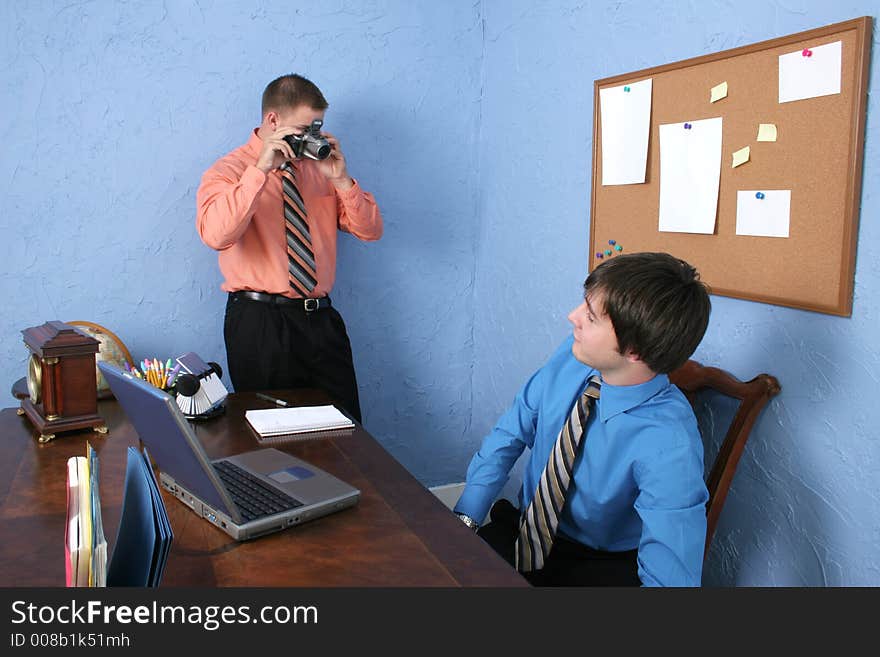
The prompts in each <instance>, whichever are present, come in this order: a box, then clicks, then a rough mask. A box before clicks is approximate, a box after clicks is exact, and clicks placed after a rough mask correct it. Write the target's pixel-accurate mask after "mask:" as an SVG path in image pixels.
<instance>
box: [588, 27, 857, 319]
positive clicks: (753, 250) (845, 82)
mask: <svg viewBox="0 0 880 657" xmlns="http://www.w3.org/2000/svg"><path fill="white" fill-rule="evenodd" d="M837 41H840V42H841V53H842V54H841V67H842V70H841V79H840V93H837V94H832V95H826V96H819V97H814V98H807V99H804V100H796V101H792V102H785V103H780V102H779V95H778V91H779V89H778V86H779V56H780V55H785V54H788V53H792V52H797V51H803V50H804V49H810V48H815V47H818V46H821V45H823V44H829V43H834V42H837ZM870 46H871V17H870V16H864V17H862V18H857V19H854V20H850V21H847V22H844V23H837V24H834V25H829V26H826V27H822V28H818V29H815V30H810V31H807V32H801V33H799V34H792V35H789V36H786V37H781V38H778V39H773V40H771V41H764V42H761V43H756V44H752V45H748V46H743V47H741V48H735V49H733V50H726V51H724V52H718V53H714V54H710V55H705V56H702V57H697V58H694V59H689V60H685V61H681V62H677V63H673V64H667V65H664V66H658V67H656V68H651V69H646V70H642V71H637V72H634V73H628V74H625V75H618V76H615V77H611V78H605V79H603V80H597V81H596V82H595V84H594V97H593V115H594V121H593V177H592V180H593V183H592V185H593V189H592V201H591V221H590V251H591V254H590V269H591V270H592V269H593V268H595V267H596V266H597V265H598V264H600V263H601V262H602V261H603V260H605V259H608V258H609V257H614V256H615V255H617V254H619V253H627V252H637V251H666V252H669V253H672V254H673V255H675V256H677V257H679V258H682V259H684V260H687V261H688V262H690V263H691V264H692V265H694V266H695V267H696V268H697V269H698V270H699V271H700V274H701V278H702V280H704V281H705V282H706V283H708V284H709V286H710V287H711V290H712V293H713V294H719V295H723V296H728V297H737V298H740V299H748V300H752V301H759V302H763V303H771V304H776V305H781V306H789V307H792V308H802V309H805V310H811V311H816V312H823V313H829V314H832V315H841V316H850V315H851V314H852V294H853V278H854V274H855V257H856V241H857V234H858V222H859V203H860V197H861V180H862V158H863V152H864V138H865V115H866V108H867V86H868V64H869V61H870ZM647 79H651V80H652V82H651V86H652V98H651V112H650V128H649V133H648V151H647V163H646V176H645V182H644V183H641V184H621V185H604V186H603V184H602V131H601V125H600V121H601V111H600V93H599V92H600V90H601V89H604V88H609V87H618V86H620V85H628V84H633V83H636V82H638V81H640V80H647ZM721 82H727V83H728V95H727V96H726V97H725V98H723V99H721V100H719V101H716V102H714V103H713V102H710V89H712V88H713V87H715V86H716V85H718V84H719V83H721ZM714 117H722V131H721V133H722V146H721V175H720V184H719V188H718V206H717V210H716V220H715V229H714V232H713V233H711V234H697V233H679V232H661V231H660V230H659V220H658V217H659V203H660V176H661V171H660V152H659V151H660V139H659V127H660V126H661V125H664V124H673V123H681V122H685V121H696V120H700V119H708V118H714ZM760 123H772V124H775V125H776V128H777V131H778V138H777V141H775V142H757V141H756V137H757V130H758V124H760ZM745 146H749V147H750V151H751V155H750V160H749V161H748V162H746V163H745V164H742V165H740V166H738V167H736V168H733V167H732V159H731V155H732V153H733V152H734V151H737V150H739V149H741V148H743V147H745ZM760 189H767V190H791V205H790V214H789V233H788V234H789V236H788V237H787V238H786V237H758V236H754V235H737V234H736V219H737V191H738V190H760ZM612 240H613V242H614V245H609V242H610V241H612ZM615 246H620V247H621V250H615ZM606 250H610V251H611V255H610V256H609V255H605V252H606ZM599 253H601V254H602V255H603V258H601V259H600V258H599V257H598V254H599Z"/></svg>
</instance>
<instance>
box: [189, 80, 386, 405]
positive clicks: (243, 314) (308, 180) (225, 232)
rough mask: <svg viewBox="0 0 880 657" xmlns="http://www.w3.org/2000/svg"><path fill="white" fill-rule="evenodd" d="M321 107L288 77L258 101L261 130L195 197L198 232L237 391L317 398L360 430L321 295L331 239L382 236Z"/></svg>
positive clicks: (333, 319) (341, 340) (343, 359)
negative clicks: (212, 256)
mask: <svg viewBox="0 0 880 657" xmlns="http://www.w3.org/2000/svg"><path fill="white" fill-rule="evenodd" d="M326 109H327V101H326V100H325V99H324V96H323V94H322V93H321V91H320V90H319V89H318V87H317V86H315V85H314V84H313V83H312V82H311V81H309V80H307V79H306V78H304V77H302V76H300V75H296V74H291V75H284V76H281V77H279V78H278V79H276V80H274V81H272V82H270V83H269V85H268V86H267V87H266V89H265V91H264V92H263V102H262V116H263V119H262V123H261V124H260V126H259V127H258V128H256V129H255V130H254V131H253V133H252V134H251V136H250V139H248V141H247V143H246V144H244V145H243V146H240V147H239V148H237V149H235V150H234V151H232V152H231V153H229V154H228V155H225V156H223V157H221V158H220V159H219V160H217V161H216V162H215V163H214V164H213V165H212V166H211V168H210V169H208V170H207V171H206V172H205V173H204V175H203V176H202V181H201V184H200V186H199V190H198V192H197V195H196V202H197V210H198V214H197V218H196V227H197V229H198V232H199V236H200V237H201V239H202V241H203V242H204V243H205V244H207V245H208V246H209V247H211V248H212V249H215V250H217V251H218V252H219V253H218V261H219V265H220V272H221V273H222V274H223V278H224V281H223V283H222V285H221V288H222V289H223V290H224V291H226V292H228V293H229V295H228V299H227V302H226V316H225V319H224V324H223V334H224V339H225V341H226V357H227V363H228V366H229V377H230V379H231V380H232V385H233V387H234V388H235V390H236V391H245V390H261V389H272V388H298V387H309V388H321V389H323V390H325V391H326V392H328V393H329V394H330V396H331V397H332V398H333V399H334V400H335V401H336V402H338V403H339V404H340V405H341V406H342V407H343V409H344V410H346V411H348V413H349V414H350V415H352V416H353V417H354V418H355V419H357V420H358V421H360V420H361V411H360V402H359V400H358V390H357V381H356V378H355V373H354V364H353V362H352V355H351V345H350V343H349V339H348V334H347V333H346V330H345V323H344V322H343V320H342V317H341V316H340V314H339V313H338V312H337V311H336V309H335V308H333V306H332V305H331V302H330V297H329V293H330V290H331V289H332V288H333V282H334V279H335V277H336V238H337V230H344V231H346V232H349V233H351V234H352V235H354V236H355V237H357V238H358V239H361V240H364V241H372V240H378V239H379V238H380V237H381V236H382V215H381V214H380V212H379V208H378V206H377V205H376V201H375V199H374V198H373V195H372V194H370V193H369V192H366V191H364V190H363V189H361V187H360V185H358V183H357V181H356V180H354V179H353V178H352V177H351V176H350V175H349V173H348V168H347V166H346V161H345V157H344V156H343V154H342V150H341V149H340V147H339V141H338V140H337V139H336V138H335V137H334V136H333V135H331V134H329V133H327V132H322V131H321V125H322V124H323V120H324V112H325V110H326Z"/></svg>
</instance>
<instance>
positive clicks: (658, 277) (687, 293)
mask: <svg viewBox="0 0 880 657" xmlns="http://www.w3.org/2000/svg"><path fill="white" fill-rule="evenodd" d="M594 292H600V293H602V294H603V295H604V297H605V308H604V310H605V313H606V314H607V315H608V317H609V318H610V319H611V323H612V325H613V326H614V332H615V333H616V334H617V348H618V350H619V351H620V353H622V354H625V353H627V352H630V351H631V352H633V353H635V354H638V356H639V358H641V359H642V361H643V362H644V363H645V364H646V365H647V366H648V367H650V368H651V370H653V371H654V372H657V373H669V372H671V371H672V370H674V369H676V368H678V367H680V366H681V365H683V364H684V363H685V361H687V359H688V358H690V357H691V354H693V353H694V350H695V349H696V348H697V346H698V345H699V344H700V341H701V340H702V339H703V334H704V333H705V332H706V326H707V325H708V324H709V313H710V312H711V310H712V304H711V302H710V300H709V292H710V291H709V287H708V286H707V285H706V284H705V283H703V282H702V281H701V280H700V274H699V273H698V272H697V270H696V269H695V268H694V267H693V266H691V265H690V264H688V263H687V262H685V261H684V260H680V259H678V258H676V257H674V256H672V255H670V254H668V253H628V254H623V255H618V256H614V257H613V258H610V259H609V260H605V261H604V262H603V263H602V264H600V265H599V266H598V267H596V268H595V269H594V270H593V271H592V272H591V273H590V275H589V276H588V277H587V280H586V281H585V282H584V298H587V297H588V296H590V295H591V294H592V293H594ZM597 310H598V309H597Z"/></svg>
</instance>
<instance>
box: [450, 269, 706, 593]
mask: <svg viewBox="0 0 880 657" xmlns="http://www.w3.org/2000/svg"><path fill="white" fill-rule="evenodd" d="M710 309H711V304H710V301H709V294H708V291H707V288H706V286H705V284H704V283H702V282H701V281H700V280H699V274H698V273H697V271H696V269H694V268H693V267H692V266H691V265H689V264H688V263H686V262H684V261H683V260H679V259H677V258H675V257H673V256H671V255H669V254H666V253H632V254H626V255H618V256H615V257H614V258H611V259H609V260H606V261H605V262H603V263H602V264H601V265H599V266H598V267H596V269H595V270H594V271H593V272H592V273H591V274H590V275H589V277H588V278H587V280H586V282H585V283H584V301H583V303H582V304H581V305H580V306H578V307H577V308H575V309H574V310H572V311H571V313H570V314H569V316H568V319H569V321H570V322H571V323H572V325H573V330H572V335H571V336H570V337H568V338H567V339H566V340H565V341H564V342H563V343H562V345H561V346H560V347H559V348H558V349H557V350H556V352H555V353H554V354H553V355H552V356H551V357H550V360H548V361H547V363H546V364H545V365H544V366H543V367H542V368H541V369H539V370H538V371H537V372H535V374H533V375H532V376H531V378H530V379H529V380H528V381H527V382H526V384H525V385H524V386H523V387H522V389H521V390H520V391H519V393H518V394H517V396H516V398H515V399H514V402H513V406H512V407H511V408H510V409H509V410H508V411H507V412H506V413H504V415H502V416H501V418H500V419H499V420H498V423H497V424H496V425H495V428H494V429H493V430H492V432H491V433H490V434H489V435H488V436H486V437H485V438H484V440H483V443H482V446H481V447H480V450H479V451H478V452H477V453H476V454H475V455H474V457H473V459H472V460H471V463H470V466H469V467H468V472H467V484H466V486H465V488H464V491H463V492H462V494H461V497H460V498H459V500H458V503H457V504H456V506H455V512H456V513H457V514H458V515H459V517H461V519H462V520H463V521H464V522H465V524H467V525H468V526H470V527H472V528H474V529H478V533H479V534H480V536H482V537H483V538H484V539H485V540H486V541H487V542H488V543H489V544H490V545H492V547H493V548H494V549H495V550H496V551H497V552H498V553H499V554H501V556H503V557H504V558H505V559H507V561H508V562H510V563H511V565H514V566H515V567H516V568H517V569H518V570H519V571H520V572H522V574H523V575H524V576H525V577H526V579H528V580H529V581H530V582H531V583H532V584H533V585H536V586H566V585H574V586H594V585H596V586H601V585H608V586H629V585H632V586H638V585H640V584H641V585H645V586H699V585H700V579H701V575H702V564H703V547H704V542H705V539H706V501H707V500H708V497H709V495H708V491H707V490H706V485H705V483H704V480H703V445H702V441H701V439H700V434H699V431H698V428H697V421H696V418H695V417H694V414H693V411H692V410H691V406H690V404H689V403H688V401H687V399H686V398H685V396H684V395H683V394H682V392H681V391H680V390H679V389H678V388H676V387H675V386H674V385H673V384H671V383H670V382H669V377H668V376H667V374H668V373H669V372H671V371H672V370H674V369H676V368H677V367H679V366H680V365H682V364H683V363H684V362H685V361H686V360H687V359H688V358H690V356H691V354H692V353H693V352H694V350H695V349H696V348H697V345H698V344H699V343H700V340H702V338H703V334H704V333H705V331H706V326H707V324H708V321H709V312H710ZM591 380H592V381H591ZM588 384H589V385H588ZM596 397H598V398H596ZM566 425H567V428H565V427H566ZM584 427H585V429H584ZM526 448H529V449H530V450H531V453H530V456H529V459H528V461H527V463H526V466H525V470H524V473H523V485H522V489H521V491H520V493H519V509H517V508H515V507H514V506H513V505H512V504H511V503H510V502H509V501H507V500H503V499H502V500H499V501H498V502H497V503H496V504H495V505H494V506H493V507H492V511H491V516H490V518H491V522H489V523H488V524H487V525H485V526H484V527H482V528H479V526H478V523H479V521H481V520H482V519H483V518H484V517H485V516H486V513H487V512H488V511H489V507H490V505H491V504H492V501H493V500H495V499H496V497H497V496H498V494H499V492H500V491H501V488H502V487H503V486H504V484H505V482H506V481H507V479H508V475H509V472H510V469H511V467H512V466H513V464H514V463H515V462H516V460H517V458H518V457H519V456H520V454H522V452H523V450H524V449H526Z"/></svg>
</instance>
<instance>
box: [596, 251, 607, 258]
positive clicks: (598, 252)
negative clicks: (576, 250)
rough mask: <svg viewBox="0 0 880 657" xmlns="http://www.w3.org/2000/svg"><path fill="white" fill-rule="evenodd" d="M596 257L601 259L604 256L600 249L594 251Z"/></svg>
mask: <svg viewBox="0 0 880 657" xmlns="http://www.w3.org/2000/svg"><path fill="white" fill-rule="evenodd" d="M596 257H597V258H599V259H600V260H601V259H602V258H604V257H605V256H604V255H602V252H601V251H596Z"/></svg>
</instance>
